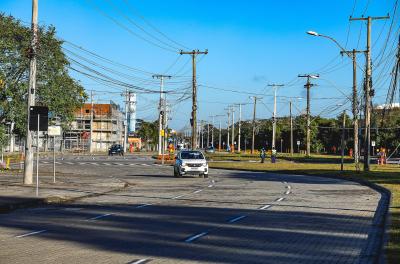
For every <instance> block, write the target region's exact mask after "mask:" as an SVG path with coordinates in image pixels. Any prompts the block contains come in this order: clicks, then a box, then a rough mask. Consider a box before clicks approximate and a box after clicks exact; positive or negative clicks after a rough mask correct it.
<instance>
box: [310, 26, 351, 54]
mask: <svg viewBox="0 0 400 264" xmlns="http://www.w3.org/2000/svg"><path fill="white" fill-rule="evenodd" d="M306 33H307V34H308V35H311V36H314V37H323V38H327V39H330V40H332V41H333V42H335V44H336V45H337V46H338V47H339V48H340V49H341V50H342V51H343V53H345V54H346V55H347V56H349V57H350V54H349V53H348V52H347V51H346V49H345V48H343V47H342V45H340V44H339V42H337V41H336V39H334V38H332V37H329V36H326V35H322V34H319V33H317V32H315V31H311V30H310V31H307V32H306Z"/></svg>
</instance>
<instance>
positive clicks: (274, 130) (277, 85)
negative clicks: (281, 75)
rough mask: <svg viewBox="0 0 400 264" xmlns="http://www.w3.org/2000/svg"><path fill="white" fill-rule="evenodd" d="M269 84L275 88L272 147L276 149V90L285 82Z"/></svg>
mask: <svg viewBox="0 0 400 264" xmlns="http://www.w3.org/2000/svg"><path fill="white" fill-rule="evenodd" d="M268 86H270V87H272V88H274V112H273V115H272V142H271V147H272V149H275V141H276V90H277V89H278V88H279V87H283V86H284V85H283V84H268Z"/></svg>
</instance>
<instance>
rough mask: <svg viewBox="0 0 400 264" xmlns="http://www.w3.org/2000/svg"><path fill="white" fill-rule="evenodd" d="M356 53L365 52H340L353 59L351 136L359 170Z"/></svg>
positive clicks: (355, 161)
mask: <svg viewBox="0 0 400 264" xmlns="http://www.w3.org/2000/svg"><path fill="white" fill-rule="evenodd" d="M357 53H365V51H359V50H355V49H353V50H351V51H341V52H340V54H342V55H343V54H346V55H347V56H349V57H350V58H351V59H352V61H353V100H352V108H353V109H352V110H353V130H354V131H353V137H354V146H353V149H354V163H355V164H356V169H357V170H359V156H360V153H359V149H358V91H357Z"/></svg>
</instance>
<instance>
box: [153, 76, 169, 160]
mask: <svg viewBox="0 0 400 264" xmlns="http://www.w3.org/2000/svg"><path fill="white" fill-rule="evenodd" d="M153 78H156V79H160V102H159V105H158V112H159V113H158V155H159V156H160V155H161V148H162V145H163V143H162V140H163V137H162V135H161V130H162V129H163V128H162V126H163V122H162V120H163V116H165V113H163V108H164V107H163V105H164V103H165V99H163V94H164V78H168V79H171V76H170V75H163V74H154V75H153ZM164 97H165V96H164ZM164 132H165V131H164Z"/></svg>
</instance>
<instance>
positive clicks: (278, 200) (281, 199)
mask: <svg viewBox="0 0 400 264" xmlns="http://www.w3.org/2000/svg"><path fill="white" fill-rule="evenodd" d="M284 199H285V198H283V197H281V198H279V199H276V200H275V201H277V202H281V201H283V200H284Z"/></svg>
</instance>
